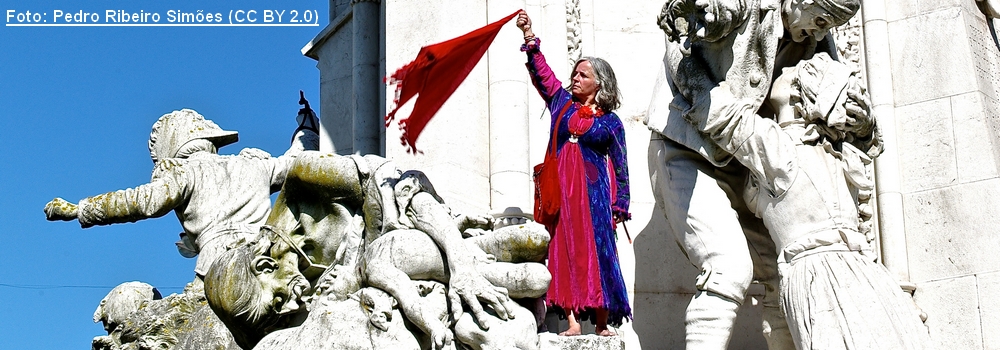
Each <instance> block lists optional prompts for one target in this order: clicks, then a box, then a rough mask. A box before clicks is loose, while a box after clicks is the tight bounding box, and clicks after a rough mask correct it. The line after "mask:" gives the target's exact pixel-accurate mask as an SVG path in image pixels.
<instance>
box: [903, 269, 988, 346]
mask: <svg viewBox="0 0 1000 350" xmlns="http://www.w3.org/2000/svg"><path fill="white" fill-rule="evenodd" d="M975 290H976V277H975V276H972V275H969V276H964V277H956V278H947V279H942V280H938V281H934V282H925V283H918V284H917V292H916V293H915V294H914V295H913V297H914V300H915V301H916V302H917V305H919V306H920V308H921V309H922V310H923V311H924V312H926V313H927V321H926V322H925V324H926V325H927V328H928V329H929V330H930V335H931V340H932V344H933V345H934V346H935V347H936V348H938V349H968V350H979V349H983V342H982V339H983V333H984V329H983V328H982V326H981V324H980V320H979V317H980V310H978V308H979V303H978V301H977V300H976V298H974V297H969V294H967V293H965V292H964V291H975Z"/></svg>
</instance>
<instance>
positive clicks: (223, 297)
mask: <svg viewBox="0 0 1000 350" xmlns="http://www.w3.org/2000/svg"><path fill="white" fill-rule="evenodd" d="M490 224H491V221H490V220H488V219H487V218H484V217H476V216H461V215H460V216H457V217H453V216H452V215H451V214H450V212H449V209H448V208H447V207H446V206H445V205H444V203H443V201H442V200H441V199H440V197H439V196H437V194H436V192H435V191H434V188H433V185H432V184H431V183H430V182H429V181H428V179H427V178H426V177H425V176H424V175H423V174H422V173H420V172H416V171H407V172H402V171H400V170H398V169H397V168H396V167H395V166H394V165H393V164H392V163H391V162H389V161H387V160H385V159H384V158H381V157H376V156H365V157H360V156H338V155H333V154H320V153H317V152H303V153H302V154H300V155H299V156H298V157H297V158H296V159H295V161H294V162H293V164H292V166H291V167H290V169H289V171H288V176H287V179H286V182H285V185H284V188H283V189H282V191H281V194H280V195H279V196H278V200H277V201H276V203H275V207H274V208H273V210H272V213H271V216H270V217H269V218H268V221H267V226H265V227H264V229H263V230H262V231H261V235H259V236H258V237H256V238H255V239H254V240H251V241H247V242H244V243H242V244H237V245H236V246H235V247H232V249H230V250H228V251H226V252H224V253H223V254H222V255H221V256H220V258H219V259H218V260H217V261H216V263H214V264H213V265H212V267H211V268H210V269H209V272H208V275H206V277H205V291H206V295H207V296H208V301H209V305H211V306H212V308H213V309H214V310H215V311H216V313H217V314H218V315H219V317H220V318H221V319H222V320H223V322H224V323H225V324H226V325H227V326H228V328H229V329H230V330H231V331H232V333H233V335H234V337H235V339H236V341H237V343H239V344H240V345H241V346H242V347H244V348H251V347H254V346H255V345H256V347H257V348H262V347H263V348H266V349H280V348H285V347H288V346H290V345H289V344H288V341H290V340H294V339H299V338H301V337H306V338H310V337H317V335H315V334H313V332H321V334H322V335H319V337H324V336H325V338H324V339H325V340H324V344H327V345H324V347H323V348H330V349H336V348H352V347H353V346H355V345H356V344H355V343H356V342H357V341H358V340H357V338H358V337H360V338H364V339H369V340H370V341H369V342H367V343H366V344H368V346H371V347H373V348H379V347H380V346H381V345H377V344H383V343H385V344H395V345H394V346H393V347H394V348H395V347H404V348H405V347H408V345H405V344H410V345H413V344H426V345H429V346H432V347H434V348H436V349H441V348H446V347H449V346H453V345H452V341H453V340H454V339H455V336H456V335H458V336H459V338H458V340H459V341H462V339H490V340H491V341H490V342H487V343H488V344H514V343H517V342H512V341H509V340H504V339H506V338H503V337H512V336H514V334H509V333H503V332H491V331H489V330H490V329H492V328H494V327H498V328H510V327H514V328H516V329H531V330H532V334H533V332H534V329H535V328H534V327H536V325H535V319H534V317H531V316H528V317H518V315H519V314H524V313H525V312H527V313H528V315H530V312H528V311H527V310H526V309H524V308H523V307H520V306H519V305H517V304H516V303H514V302H512V301H511V299H510V298H511V297H515V298H531V297H538V296H540V295H541V294H543V293H544V291H545V290H546V289H547V287H548V281H549V275H548V271H547V269H546V268H545V267H544V265H542V264H540V263H538V261H519V262H517V263H513V262H504V261H495V260H496V259H497V256H496V255H491V254H487V253H486V252H485V251H484V249H482V248H481V247H480V245H481V246H484V247H487V249H489V250H492V251H494V252H497V253H500V255H501V256H502V257H504V258H511V259H512V260H513V259H514V258H515V257H517V258H518V260H524V259H525V257H529V258H530V257H534V258H536V259H539V257H541V256H543V255H542V254H540V253H539V252H540V251H545V250H546V247H547V243H548V237H547V235H540V234H538V233H539V229H537V228H534V229H524V228H522V227H519V226H508V227H504V228H502V229H498V230H497V231H496V232H491V233H487V234H484V235H482V236H475V237H471V238H468V239H463V238H462V231H465V229H469V228H478V229H480V230H482V229H488V228H490V227H489V226H490ZM518 232H522V233H521V234H518ZM542 232H544V231H542ZM490 237H492V238H493V239H490ZM542 237H544V238H542ZM539 260H540V259H539ZM417 280H432V281H436V282H441V283H445V284H446V285H447V288H444V287H443V286H444V285H442V287H441V288H439V290H440V291H441V292H440V293H432V291H433V290H435V289H434V288H427V287H420V286H419V284H415V283H418V281H417ZM314 286H315V287H314ZM370 288H375V289H377V290H378V292H375V291H372V290H371V289H370ZM445 289H446V290H447V292H446V293H445V292H444V291H445ZM314 291H315V292H314ZM438 294H440V297H439V298H431V297H429V296H433V295H438ZM396 308H398V310H396ZM334 309H335V310H334ZM394 310H395V311H394ZM400 311H401V312H402V314H405V315H406V317H405V318H406V321H408V323H407V324H408V325H412V326H413V327H415V328H416V329H418V331H416V332H415V333H411V332H410V331H405V332H404V331H401V330H399V329H398V328H402V329H406V327H407V326H404V325H403V324H402V323H400V322H403V321H402V320H400V319H399V317H396V316H393V315H394V314H396V313H399V312H400ZM303 315H306V316H305V319H304V320H303ZM330 315H340V316H343V317H347V318H349V319H355V320H364V322H362V323H364V324H367V325H368V326H365V325H364V324H360V325H358V324H351V325H340V324H335V322H333V321H334V320H333V319H329V317H331V316H330ZM466 315H468V317H469V320H473V321H474V322H472V323H463V322H458V321H459V320H461V319H462V318H463V317H466ZM453 322H457V323H455V326H454V327H455V329H454V330H452V326H451V325H452V323H453ZM470 324H471V325H475V328H476V329H478V331H477V330H474V329H468V328H462V327H465V326H468V325H470ZM460 325H461V326H460ZM515 325H516V326H515ZM303 332H305V333H309V334H303ZM342 332H347V334H344V333H342ZM351 332H360V333H361V334H351ZM387 332H388V333H387ZM394 332H395V333H394ZM269 333H273V335H269ZM387 334H392V335H391V336H389V335H387ZM366 335H367V336H366ZM522 335H523V334H522ZM265 336H267V337H266V338H265ZM418 337H420V339H421V340H416V339H417V338H418ZM346 338H352V339H350V340H347V339H346ZM529 339H535V340H534V342H532V341H528V346H526V347H524V348H532V349H533V348H536V347H537V337H529ZM363 343H365V342H363ZM350 344H355V345H350ZM532 344H533V346H531V345H532ZM383 345H384V344H383ZM364 348H368V347H367V346H366V347H364ZM487 348H488V346H487Z"/></svg>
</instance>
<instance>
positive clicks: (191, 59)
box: [0, 0, 329, 349]
mask: <svg viewBox="0 0 1000 350" xmlns="http://www.w3.org/2000/svg"><path fill="white" fill-rule="evenodd" d="M0 4H2V6H0V9H2V10H3V11H4V13H5V18H6V13H7V10H15V11H16V12H15V13H23V11H26V10H27V11H31V12H32V13H35V12H42V13H45V14H46V19H47V20H49V21H51V17H52V16H53V12H54V11H55V10H62V11H64V12H65V13H74V12H77V11H79V10H83V11H84V12H85V13H90V12H98V13H99V14H100V17H101V22H103V20H104V15H105V11H106V10H125V11H128V12H139V11H143V12H156V13H160V14H161V22H165V21H166V20H167V19H166V16H167V11H168V10H171V9H174V10H180V11H186V12H196V11H197V10H203V13H222V14H223V16H224V17H228V13H229V12H230V11H231V10H233V11H235V10H241V9H242V10H252V9H253V10H257V11H258V12H257V16H260V17H262V14H261V13H262V12H263V10H264V9H273V10H286V11H291V10H297V11H300V13H301V12H302V11H304V10H316V13H318V15H319V20H318V22H319V24H320V26H318V27H176V26H174V27H11V26H4V27H3V28H0V33H2V34H0V52H2V54H0V123H2V124H0V150H2V152H0V164H2V166H0V179H2V181H0V186H2V187H0V195H2V197H0V227H2V229H0V257H2V259H3V261H4V262H5V263H6V266H4V267H3V268H0V344H4V345H3V346H2V347H3V348H7V349H87V348H89V347H90V341H91V339H92V338H93V337H94V336H98V335H103V334H104V330H103V328H102V327H101V325H100V324H95V323H92V320H91V317H92V315H93V312H94V309H95V308H96V307H97V305H98V303H99V302H100V300H101V298H103V297H104V295H105V294H107V293H108V292H109V291H110V290H111V288H113V287H114V286H116V285H118V284H120V283H123V282H127V281H142V282H146V283H149V284H152V285H153V286H155V287H157V288H159V289H160V291H161V293H163V294H164V295H168V294H171V293H177V292H180V291H181V288H182V287H183V286H184V284H185V283H187V282H189V281H191V279H192V278H193V276H194V272H193V269H194V259H185V258H183V257H181V256H180V255H179V254H178V253H177V250H176V248H175V247H174V244H173V243H174V241H176V240H177V234H178V233H179V232H181V226H180V224H179V223H178V222H177V218H176V217H175V216H174V214H172V213H171V214H168V215H167V216H164V217H162V218H156V219H149V220H144V221H140V222H137V223H132V224H119V225H113V226H100V227H93V228H88V229H81V228H80V226H79V224H78V223H76V222H75V221H74V222H48V221H46V220H45V215H44V213H43V212H42V208H43V207H44V205H45V203H46V202H48V201H49V200H51V199H52V198H54V197H62V198H65V199H67V200H69V201H71V202H76V201H78V200H80V199H81V198H84V197H87V196H92V195H96V194H100V193H103V192H108V191H113V190H118V189H123V188H127V187H134V186H137V185H140V184H143V183H145V182H147V181H149V177H150V172H151V170H152V162H151V161H150V158H149V151H148V149H147V146H146V142H147V141H148V137H149V131H150V127H151V126H152V125H153V122H155V121H156V119H157V118H159V117H160V116H161V115H163V114H166V113H169V112H171V111H173V110H178V109H181V108H192V109H194V110H196V111H198V112H199V113H201V114H202V115H204V116H205V117H206V118H209V119H212V120H214V121H215V122H216V123H218V124H219V125H220V126H221V127H223V128H224V129H227V130H237V131H239V132H240V141H239V142H238V143H236V144H234V145H230V146H227V147H224V148H222V149H221V150H220V153H222V154H236V153H238V152H239V151H240V149H242V148H244V147H256V148H261V149H263V150H265V151H268V152H271V153H272V154H280V153H282V152H283V151H284V150H285V149H286V148H287V146H288V141H289V138H290V136H291V132H292V130H294V129H295V127H296V124H295V114H296V112H297V111H298V108H299V106H298V104H297V101H298V91H299V90H300V89H301V90H305V92H306V97H307V98H308V99H309V100H310V101H312V104H313V107H314V109H316V110H317V111H318V112H319V113H320V117H322V111H319V108H318V107H319V97H318V96H319V71H318V70H317V69H316V62H315V61H313V60H312V59H310V58H307V57H304V56H302V54H301V52H300V49H301V48H302V47H303V46H304V45H305V44H306V43H308V42H309V40H311V39H312V38H313V37H314V36H315V35H316V34H317V33H319V31H320V30H321V29H322V28H323V26H325V25H326V23H328V22H329V19H328V11H329V10H328V2H327V1H320V0H292V1H280V2H279V1H257V0H243V1H212V2H206V1H187V0H166V1H155V2H154V1H118V0H116V1H100V2H87V3H86V4H84V3H83V2H77V1H68V0H62V1H32V2H27V1H23V2H13V1H9V0H2V1H0ZM286 13H288V12H286ZM286 16H287V15H286ZM285 18H286V20H287V17H285ZM14 21H16V17H15V18H14ZM7 23H9V22H7ZM48 23H50V22H48Z"/></svg>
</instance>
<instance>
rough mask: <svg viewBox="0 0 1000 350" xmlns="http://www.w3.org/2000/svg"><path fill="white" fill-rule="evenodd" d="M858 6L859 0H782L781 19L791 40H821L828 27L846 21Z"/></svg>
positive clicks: (852, 15) (859, 6)
mask: <svg viewBox="0 0 1000 350" xmlns="http://www.w3.org/2000/svg"><path fill="white" fill-rule="evenodd" d="M860 8H861V0H783V1H782V6H781V19H782V22H783V23H784V27H785V30H786V31H787V32H788V34H790V35H791V36H792V40H793V41H795V42H804V41H806V39H809V38H812V39H813V40H821V39H823V37H825V36H826V34H827V32H829V31H830V28H833V27H837V26H840V25H842V24H844V23H847V21H849V20H850V19H851V17H854V15H855V14H856V13H858V9H860Z"/></svg>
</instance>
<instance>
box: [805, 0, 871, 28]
mask: <svg viewBox="0 0 1000 350" xmlns="http://www.w3.org/2000/svg"><path fill="white" fill-rule="evenodd" d="M813 2H814V3H815V4H816V5H817V6H819V7H822V8H823V9H824V10H826V12H827V13H829V14H830V16H832V17H833V19H834V22H836V24H837V25H841V24H844V23H847V21H849V20H850V19H851V17H854V14H856V13H858V9H860V8H861V1H860V0H813Z"/></svg>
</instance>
